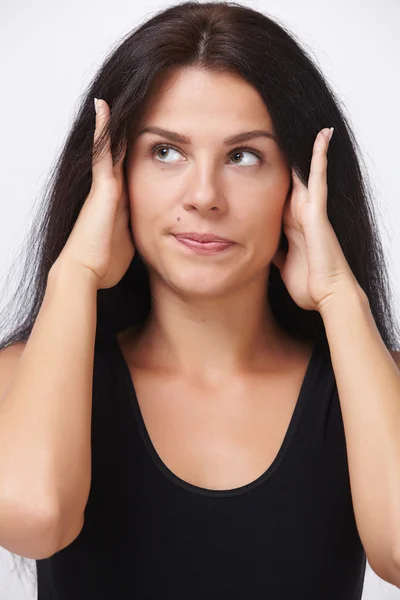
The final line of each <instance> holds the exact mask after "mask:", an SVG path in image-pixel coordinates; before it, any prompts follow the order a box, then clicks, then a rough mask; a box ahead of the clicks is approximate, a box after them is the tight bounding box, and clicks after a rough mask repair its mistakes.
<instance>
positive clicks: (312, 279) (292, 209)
mask: <svg viewBox="0 0 400 600" xmlns="http://www.w3.org/2000/svg"><path fill="white" fill-rule="evenodd" d="M330 133H331V132H330V130H329V129H322V130H321V131H320V132H319V133H318V135H317V137H316V139H315V142H314V147H313V155H312V160H311V168H310V176H309V179H308V187H307V186H305V185H304V184H303V183H302V181H301V180H300V179H299V177H298V176H297V175H296V173H295V172H294V169H292V177H293V190H292V193H291V195H290V197H289V198H288V200H287V202H286V204H285V207H284V211H283V230H284V232H285V234H286V237H287V239H288V243H289V250H288V252H287V253H285V252H284V251H283V250H281V249H278V251H277V252H276V253H275V255H274V257H273V259H272V262H273V263H274V264H275V265H276V266H277V267H278V269H279V271H280V274H281V277H282V280H283V282H284V284H285V286H286V288H287V290H288V292H289V294H290V295H291V297H292V298H293V300H294V302H296V304H298V306H300V307H301V308H303V309H305V310H317V311H320V310H321V309H322V307H323V306H324V305H325V304H326V303H329V302H330V301H331V300H333V299H334V298H335V297H336V296H337V295H338V294H340V293H342V292H343V290H345V289H348V288H349V286H350V287H353V288H356V289H361V288H360V286H359V284H358V282H357V280H356V278H355V276H354V274H353V272H352V271H351V269H350V267H349V264H348V262H347V260H346V258H345V256H344V254H343V251H342V248H341V246H340V243H339V240H338V239H337V237H336V234H335V231H334V229H333V227H332V225H331V223H330V221H329V218H328V214H327V209H326V206H327V196H328V186H327V164H328V159H327V152H328V147H329V139H330V138H329V136H330Z"/></svg>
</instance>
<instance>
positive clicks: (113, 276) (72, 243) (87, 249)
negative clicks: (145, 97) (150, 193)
mask: <svg viewBox="0 0 400 600" xmlns="http://www.w3.org/2000/svg"><path fill="white" fill-rule="evenodd" d="M109 116H110V109H109V107H108V105H107V103H106V102H105V101H104V100H100V101H99V102H98V113H97V114H96V128H95V133H94V142H96V140H97V139H98V138H99V136H100V134H101V132H102V130H103V127H104V126H105V125H106V123H107V121H108V119H109ZM125 155H126V146H125V148H124V152H123V155H122V157H121V159H120V160H119V161H118V162H117V163H116V164H115V165H113V159H112V154H111V144H110V139H109V138H107V144H106V147H105V149H104V152H103V153H102V155H101V156H100V158H99V159H98V160H97V162H96V163H94V161H93V164H92V173H93V179H92V186H91V189H90V192H89V194H88V196H87V198H86V200H85V202H84V204H83V206H82V209H81V211H80V213H79V215H78V218H77V220H76V222H75V224H74V227H73V229H72V231H71V233H70V235H69V238H68V240H67V242H66V244H65V246H64V248H63V250H62V251H61V253H60V255H59V257H58V258H57V260H56V262H55V263H54V265H53V266H52V268H51V271H52V272H56V271H57V270H58V269H61V268H63V266H64V265H66V264H72V265H73V266H74V267H76V266H78V267H79V268H82V269H84V270H86V272H87V273H88V275H89V276H90V277H91V278H93V279H94V282H95V287H96V288H97V289H104V288H110V287H113V286H114V285H116V284H117V283H118V282H119V281H120V279H122V277H123V275H124V274H125V272H126V271H127V269H128V267H129V265H130V263H131V261H132V258H133V256H134V253H135V249H134V245H133V241H132V236H131V232H130V229H129V201H128V192H127V186H126V181H125V178H124V172H123V161H124V158H125Z"/></svg>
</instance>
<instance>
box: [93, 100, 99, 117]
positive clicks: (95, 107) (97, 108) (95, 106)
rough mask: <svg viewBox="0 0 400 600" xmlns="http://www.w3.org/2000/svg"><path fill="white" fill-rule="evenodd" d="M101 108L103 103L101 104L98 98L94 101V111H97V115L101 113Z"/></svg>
mask: <svg viewBox="0 0 400 600" xmlns="http://www.w3.org/2000/svg"><path fill="white" fill-rule="evenodd" d="M100 106H101V103H100V102H99V100H98V99H97V98H95V99H94V110H95V111H96V115H97V114H98V113H99V108H100Z"/></svg>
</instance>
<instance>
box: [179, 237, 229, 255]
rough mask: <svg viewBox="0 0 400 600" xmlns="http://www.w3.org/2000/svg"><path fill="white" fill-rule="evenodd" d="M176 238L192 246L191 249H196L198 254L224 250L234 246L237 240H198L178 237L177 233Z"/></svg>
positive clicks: (185, 244)
mask: <svg viewBox="0 0 400 600" xmlns="http://www.w3.org/2000/svg"><path fill="white" fill-rule="evenodd" d="M174 238H175V239H176V240H177V241H178V242H180V243H181V244H183V245H184V246H186V247H187V248H190V249H191V250H194V251H195V252H197V253H198V254H216V253H217V252H223V251H224V250H226V249H227V248H229V247H231V246H233V245H234V243H235V242H218V241H214V242H197V241H195V240H192V239H190V238H184V237H179V238H178V237H176V236H175V235H174Z"/></svg>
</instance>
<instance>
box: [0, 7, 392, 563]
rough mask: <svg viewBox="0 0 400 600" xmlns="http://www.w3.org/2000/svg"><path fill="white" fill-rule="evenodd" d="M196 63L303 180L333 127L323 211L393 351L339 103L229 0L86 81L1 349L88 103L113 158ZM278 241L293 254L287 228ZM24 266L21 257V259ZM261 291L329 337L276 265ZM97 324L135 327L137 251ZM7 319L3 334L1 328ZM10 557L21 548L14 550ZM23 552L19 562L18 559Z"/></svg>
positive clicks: (69, 215)
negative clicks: (233, 79) (235, 97)
mask: <svg viewBox="0 0 400 600" xmlns="http://www.w3.org/2000/svg"><path fill="white" fill-rule="evenodd" d="M190 66H193V67H197V68H202V69H205V70H207V71H210V72H213V73H226V72H231V73H235V74H239V75H240V76H241V77H242V78H243V79H244V80H245V81H246V82H248V83H249V84H250V85H252V86H253V87H254V88H255V89H256V90H257V91H258V92H259V94H260V95H261V97H262V98H263V100H264V102H265V105H266V107H267V109H268V111H269V114H270V116H271V119H272V121H273V125H274V128H275V131H276V133H277V137H278V141H279V144H280V147H281V149H282V150H283V152H284V154H285V156H286V157H287V159H288V163H289V165H291V166H292V167H293V168H295V169H296V172H298V174H299V176H300V178H301V180H302V181H303V182H304V183H306V182H307V180H308V175H309V170H310V163H311V156H312V149H313V144H314V140H315V137H316V135H317V133H318V132H319V131H320V130H321V129H323V128H324V127H331V126H333V127H334V128H335V135H334V137H333V139H332V142H331V144H330V148H329V163H328V172H327V179H328V203H327V211H328V217H329V220H330V222H331V223H332V226H333V228H334V230H335V232H336V235H337V237H338V240H339V242H340V244H341V247H342V249H343V252H344V255H345V257H346V259H347V261H348V263H349V265H350V268H351V269H352V271H353V273H354V275H355V277H356V279H357V281H358V283H359V284H360V286H361V288H362V289H363V290H364V291H365V293H366V295H367V297H368V299H369V303H370V308H371V312H372V314H373V316H374V319H375V321H376V324H377V327H378V330H379V332H380V335H381V337H382V339H383V341H384V343H385V345H386V346H387V348H388V349H391V350H395V349H397V348H398V347H399V339H400V335H399V329H398V323H397V322H396V319H395V316H394V312H393V307H392V304H391V301H392V293H391V290H390V284H389V278H388V270H387V264H386V262H385V256H384V252H383V248H382V244H381V240H380V238H379V232H378V226H377V222H376V215H375V213H374V209H375V202H374V198H373V193H372V191H371V186H370V183H369V180H368V174H367V170H366V168H365V165H364V161H363V158H362V156H361V152H360V149H359V147H358V144H357V141H356V139H355V137H354V134H353V132H352V130H351V127H350V125H349V121H348V119H347V118H346V116H345V114H344V109H343V107H342V106H341V103H340V101H339V99H338V98H337V97H336V96H335V93H334V91H333V90H332V89H331V88H330V86H329V84H328V83H327V81H326V80H325V78H324V76H323V74H322V72H321V70H320V68H319V67H318V65H317V64H316V62H315V61H314V60H313V58H312V57H311V55H310V53H308V52H307V51H306V49H305V48H304V47H302V44H301V42H300V41H299V40H297V39H296V38H295V36H294V34H293V33H291V32H289V31H288V30H287V28H286V27H285V26H284V24H282V23H279V22H278V21H277V19H274V18H272V17H270V16H267V15H266V14H263V13H261V12H258V11H256V10H254V9H252V8H249V7H247V6H243V5H241V4H239V3H236V2H217V3H214V2H206V3H199V2H183V3H180V4H175V5H173V6H171V7H169V8H167V9H166V10H162V11H160V12H158V13H156V14H155V15H154V16H152V17H151V18H150V19H148V20H146V21H144V22H143V23H142V24H140V25H139V26H138V27H136V28H135V29H134V30H133V31H131V32H130V33H129V34H128V35H126V36H125V37H124V38H123V39H122V40H121V41H120V42H119V43H118V44H117V45H116V47H115V48H113V49H112V51H111V52H110V54H109V55H108V56H107V58H106V59H105V61H104V63H103V64H102V66H101V67H100V69H99V71H98V73H97V74H96V75H95V77H94V78H93V80H92V82H91V83H90V84H89V85H88V87H87V90H86V91H85V93H84V95H83V98H82V100H81V102H80V105H79V107H78V110H77V113H76V116H75V118H74V121H73V123H72V126H71V129H70V132H69V134H68V136H67V138H66V141H65V143H64V146H63V148H62V150H61V152H60V155H59V156H58V157H57V160H56V163H55V166H54V168H53V169H52V171H51V173H50V174H49V179H48V184H47V186H46V188H45V192H44V195H43V202H42V203H41V204H40V210H39V211H38V212H37V215H36V218H35V221H34V223H33V226H32V229H31V231H30V232H29V235H28V237H27V238H26V239H27V243H26V247H25V249H23V264H24V269H23V273H22V276H21V281H20V282H19V285H18V287H17V292H16V293H15V296H14V297H12V298H11V300H10V301H9V303H8V305H7V306H6V307H5V308H4V310H3V312H2V314H1V325H2V327H3V328H4V333H3V334H2V339H1V340H0V349H2V348H5V347H6V346H8V345H10V344H13V343H15V342H18V341H26V340H27V339H28V338H29V335H30V333H31V331H32V327H33V325H34V322H35V320H36V317H37V315H38V311H39V309H40V306H41V304H42V300H43V296H44V293H45V290H46V284H47V277H48V273H49V270H50V268H51V266H52V265H53V263H54V262H55V260H56V259H57V257H58V256H59V254H60V252H61V250H62V248H63V247H64V245H65V243H66V241H67V238H68V236H69V235H70V233H71V231H72V228H73V226H74V223H75V221H76V219H77V216H78V214H79V211H80V209H81V207H82V205H83V203H84V201H85V199H86V197H87V195H88V193H89V190H90V187H91V182H92V171H91V167H92V148H93V135H94V128H95V113H94V108H93V98H94V97H97V98H104V99H105V100H106V101H107V103H108V105H109V106H110V109H111V117H110V120H109V123H108V125H107V128H106V130H105V133H104V136H103V138H102V139H100V140H99V145H98V147H97V149H96V151H98V152H101V150H102V143H103V142H104V140H105V136H106V135H108V134H109V135H110V138H111V150H112V153H113V157H114V160H115V161H116V160H118V158H119V157H120V156H121V152H122V149H123V145H124V143H125V141H127V142H128V145H129V141H130V140H131V139H132V131H134V129H135V123H137V122H138V120H139V118H140V116H141V114H142V113H143V111H144V109H145V107H146V102H147V100H148V98H149V94H150V92H153V91H154V90H157V88H158V86H159V85H160V83H161V82H162V80H163V78H164V77H165V76H167V75H168V74H169V72H170V71H171V69H174V70H175V69H176V68H179V67H190ZM280 244H281V247H282V248H283V249H284V250H287V249H288V241H287V238H286V236H285V234H284V232H283V230H282V233H281V240H280ZM17 260H18V261H20V260H21V259H20V257H18V258H17ZM268 298H269V302H270V305H271V309H272V311H273V314H274V317H275V318H276V320H277V322H278V323H279V324H280V325H281V326H282V327H283V328H285V329H286V331H287V332H289V333H290V334H291V335H292V336H293V337H297V338H302V339H304V340H313V341H315V342H318V341H321V340H325V341H326V334H325V328H324V324H323V321H322V318H321V316H320V314H319V313H318V312H317V311H306V310H303V309H302V308H300V307H299V306H298V305H297V304H296V303H295V302H294V301H293V300H292V298H291V297H290V295H289V293H288V292H287V289H286V287H285V285H284V284H283V281H282V279H281V276H280V273H279V270H278V269H277V267H276V266H275V265H274V264H273V263H272V264H271V267H270V273H269V280H268ZM97 308H98V310H97V330H96V335H97V333H98V332H101V331H105V330H108V331H110V330H111V331H114V332H117V331H120V330H122V329H125V328H127V327H131V326H138V327H140V326H142V325H143V324H144V322H145V320H146V318H147V316H148V315H149V312H150V310H151V294H150V288H149V279H148V273H147V268H146V266H145V264H144V263H143V261H142V259H141V257H140V255H139V253H138V252H136V253H135V256H134V258H133V260H132V263H131V265H130V267H129V268H128V270H127V272H126V274H125V275H124V277H123V278H122V279H121V281H120V282H119V283H118V284H117V285H116V286H115V287H113V288H110V289H105V290H99V291H98V296H97ZM6 326H8V327H9V328H10V331H9V332H8V333H5V328H6ZM14 556H15V557H16V558H21V557H18V556H17V555H14ZM24 560H26V559H22V561H24Z"/></svg>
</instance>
